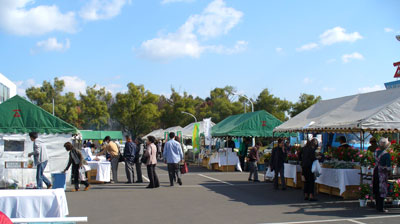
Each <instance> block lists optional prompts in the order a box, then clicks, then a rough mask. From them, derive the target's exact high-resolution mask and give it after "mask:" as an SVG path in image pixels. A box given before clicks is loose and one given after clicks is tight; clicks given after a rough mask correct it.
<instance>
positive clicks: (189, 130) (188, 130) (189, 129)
mask: <svg viewBox="0 0 400 224" xmlns="http://www.w3.org/2000/svg"><path fill="white" fill-rule="evenodd" d="M195 123H196V122H193V123H190V124H188V125H186V126H185V127H184V128H183V129H182V136H183V138H192V135H193V128H194V124H195ZM197 123H199V125H200V133H204V128H205V127H204V126H205V125H204V123H205V121H200V122H197ZM214 125H215V123H214V122H212V121H211V127H212V126H214Z"/></svg>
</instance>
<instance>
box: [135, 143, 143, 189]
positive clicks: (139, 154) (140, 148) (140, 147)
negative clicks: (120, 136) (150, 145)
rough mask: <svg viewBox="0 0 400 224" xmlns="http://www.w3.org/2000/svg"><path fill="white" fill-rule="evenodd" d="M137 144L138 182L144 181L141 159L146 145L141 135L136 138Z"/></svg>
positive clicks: (136, 164)
mask: <svg viewBox="0 0 400 224" xmlns="http://www.w3.org/2000/svg"><path fill="white" fill-rule="evenodd" d="M135 145H136V154H135V166H136V175H137V181H136V183H143V176H142V162H141V161H140V160H141V158H142V156H143V152H144V146H143V144H142V140H141V139H140V138H139V137H137V138H136V139H135Z"/></svg>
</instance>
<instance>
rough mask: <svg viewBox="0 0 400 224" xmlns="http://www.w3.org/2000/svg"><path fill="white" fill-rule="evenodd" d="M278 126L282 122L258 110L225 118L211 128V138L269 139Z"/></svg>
mask: <svg viewBox="0 0 400 224" xmlns="http://www.w3.org/2000/svg"><path fill="white" fill-rule="evenodd" d="M280 124H282V122H281V121H280V120H278V119H277V118H276V117H274V116H273V115H271V114H270V113H268V112H266V111H265V110H260V111H256V112H251V113H246V114H238V115H232V116H229V117H227V118H225V119H224V120H223V121H221V122H219V123H218V124H216V125H215V126H214V127H212V129H211V135H212V136H213V137H224V136H247V137H271V136H272V130H273V129H274V128H275V127H276V126H278V125H280Z"/></svg>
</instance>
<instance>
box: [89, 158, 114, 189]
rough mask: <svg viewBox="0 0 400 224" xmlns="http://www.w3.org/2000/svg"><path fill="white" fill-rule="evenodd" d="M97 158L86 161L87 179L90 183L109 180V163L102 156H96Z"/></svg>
mask: <svg viewBox="0 0 400 224" xmlns="http://www.w3.org/2000/svg"><path fill="white" fill-rule="evenodd" d="M97 158H98V159H99V160H98V161H95V160H92V161H88V162H87V164H88V166H89V167H90V170H89V171H88V181H89V183H92V184H100V183H104V182H110V171H111V163H110V162H109V161H106V158H105V157H104V156H99V157H97Z"/></svg>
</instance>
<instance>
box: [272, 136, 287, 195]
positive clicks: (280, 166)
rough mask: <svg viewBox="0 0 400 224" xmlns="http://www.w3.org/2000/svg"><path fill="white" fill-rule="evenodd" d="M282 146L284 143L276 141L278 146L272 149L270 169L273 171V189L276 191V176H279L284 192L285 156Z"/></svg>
mask: <svg viewBox="0 0 400 224" xmlns="http://www.w3.org/2000/svg"><path fill="white" fill-rule="evenodd" d="M284 144H285V143H284V142H283V140H282V139H281V138H280V139H278V146H277V147H275V148H273V149H272V155H271V161H270V167H271V171H275V178H274V188H275V189H276V190H277V189H278V174H280V176H281V184H282V190H286V185H285V174H284V169H285V166H284V163H285V160H286V156H287V154H286V151H285V146H284Z"/></svg>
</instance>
